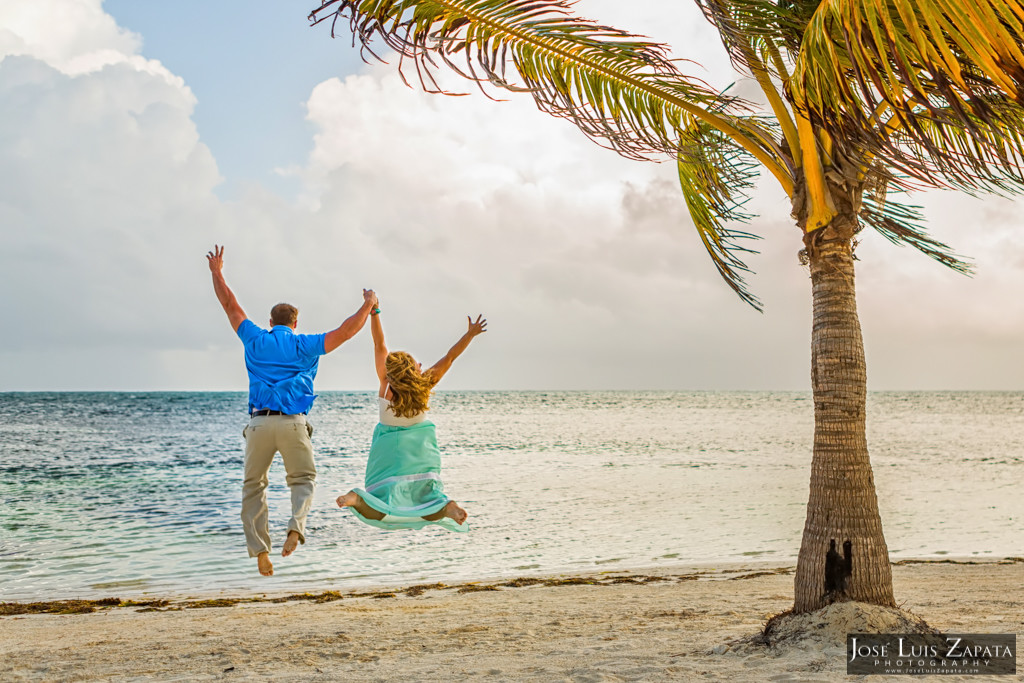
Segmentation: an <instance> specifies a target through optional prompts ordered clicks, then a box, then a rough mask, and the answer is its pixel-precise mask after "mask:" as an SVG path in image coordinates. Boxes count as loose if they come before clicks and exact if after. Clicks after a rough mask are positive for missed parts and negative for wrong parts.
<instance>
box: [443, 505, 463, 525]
mask: <svg viewBox="0 0 1024 683" xmlns="http://www.w3.org/2000/svg"><path fill="white" fill-rule="evenodd" d="M444 516H445V517H447V518H449V519H452V520H454V521H455V523H456V524H462V523H463V522H465V521H466V518H467V517H469V513H468V512H466V511H465V510H463V509H462V506H460V505H459V504H458V503H456V502H455V501H454V500H449V501H448V504H447V505H445V506H444Z"/></svg>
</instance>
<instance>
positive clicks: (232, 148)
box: [103, 0, 364, 198]
mask: <svg viewBox="0 0 1024 683" xmlns="http://www.w3.org/2000/svg"><path fill="white" fill-rule="evenodd" d="M307 5H308V6H307ZM310 7H312V4H310V3H302V2H294V0H293V1H291V2H281V1H280V0H278V1H277V2H274V1H272V0H246V1H244V2H243V1H241V0H216V1H215V2H204V1H202V0H177V1H176V2H155V1H154V0H106V1H105V2H104V3H103V9H104V10H106V11H107V12H108V13H109V14H111V15H112V16H113V17H114V18H115V19H116V20H117V23H118V24H119V25H121V26H123V27H124V28H127V29H129V30H131V31H134V32H135V33H138V34H139V35H140V36H142V41H143V42H142V53H143V54H144V55H145V56H146V57H148V58H150V59H158V60H160V62H162V63H163V65H164V66H166V67H167V68H168V69H169V70H170V71H172V72H173V73H175V74H178V75H179V76H181V77H182V78H184V79H185V82H186V83H187V84H188V87H189V88H190V89H191V90H192V92H193V93H195V96H196V99H197V104H196V108H195V113H194V114H193V120H194V121H195V123H196V126H197V127H198V128H199V130H200V131H201V133H202V136H203V138H204V141H205V142H206V144H207V145H208V146H209V147H210V151H211V152H213V155H214V157H215V158H216V159H217V165H218V167H219V168H220V171H221V173H222V174H223V176H224V184H223V185H222V186H220V187H219V188H218V194H219V195H220V196H222V197H225V198H228V197H232V196H237V195H238V193H239V191H240V190H239V186H240V185H244V184H245V183H251V182H256V183H262V184H265V185H267V186H268V187H272V188H274V189H276V190H278V191H281V192H283V193H286V194H294V193H295V192H296V191H297V189H298V183H297V181H296V180H294V179H288V178H284V177H282V176H281V175H280V174H277V173H275V172H274V169H276V168H283V167H287V166H292V165H296V164H300V163H302V161H303V160H304V159H305V158H306V156H307V155H308V154H309V152H310V150H311V148H312V140H311V136H312V133H313V129H312V127H311V126H310V125H309V124H308V123H307V122H306V120H305V114H306V112H305V102H306V99H307V98H308V97H309V93H310V91H312V89H313V87H314V86H315V85H316V84H318V83H321V82H322V81H325V80H327V79H329V78H333V77H336V76H345V75H348V74H352V73H357V72H359V71H360V70H361V68H362V67H363V66H364V63H363V61H362V59H360V57H359V51H358V50H356V49H353V48H352V47H351V41H350V40H346V39H345V38H344V36H343V37H342V38H340V39H334V40H331V39H330V38H329V35H330V28H329V27H328V26H325V25H321V26H317V27H313V28H311V27H310V24H309V21H307V19H306V15H307V13H308V10H309V9H310Z"/></svg>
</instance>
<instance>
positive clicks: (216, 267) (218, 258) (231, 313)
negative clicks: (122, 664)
mask: <svg viewBox="0 0 1024 683" xmlns="http://www.w3.org/2000/svg"><path fill="white" fill-rule="evenodd" d="M206 260H207V261H209V263H210V274H211V275H213V291H214V292H215V293H216V294H217V301H219V302H220V305H221V306H223V307H224V312H225V313H227V314H228V322H229V323H231V329H232V330H235V331H236V332H237V331H238V326H239V325H241V324H242V321H244V320H245V319H246V318H247V317H248V316H246V315H245V311H243V310H242V307H241V306H240V305H239V304H238V299H236V298H235V293H234V292H232V291H231V288H230V287H228V283H227V282H226V281H225V280H224V272H223V271H224V247H218V246H217V245H216V244H215V245H213V251H211V252H208V253H207V254H206Z"/></svg>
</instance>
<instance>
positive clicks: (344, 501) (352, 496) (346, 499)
mask: <svg viewBox="0 0 1024 683" xmlns="http://www.w3.org/2000/svg"><path fill="white" fill-rule="evenodd" d="M360 500H362V499H361V498H360V497H359V494H358V493H356V492H355V491H349V492H348V493H346V494H345V495H343V496H338V500H337V501H336V502H337V503H338V507H340V508H350V507H355V506H356V505H358V504H359V502H360Z"/></svg>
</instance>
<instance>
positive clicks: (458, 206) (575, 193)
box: [0, 0, 1024, 390]
mask: <svg viewBox="0 0 1024 683" xmlns="http://www.w3.org/2000/svg"><path fill="white" fill-rule="evenodd" d="M314 4H315V3H314ZM576 7H577V11H578V12H579V13H580V14H583V15H585V16H589V17H592V18H596V19H600V20H602V21H605V22H607V23H611V24H615V25H618V26H620V27H622V28H628V29H631V30H635V31H637V32H639V33H642V34H646V35H649V36H652V37H653V38H655V39H657V40H661V41H664V42H667V43H670V44H672V45H675V46H676V48H677V49H676V51H675V55H676V56H678V57H686V58H689V59H692V60H695V61H696V62H698V63H699V64H700V66H699V67H698V66H693V65H691V68H693V69H698V71H697V73H698V75H701V76H703V77H704V78H705V79H706V80H708V81H709V82H712V83H715V84H718V85H720V86H721V87H725V86H726V85H728V84H729V83H730V82H732V81H733V80H736V76H735V74H733V73H732V72H731V70H730V67H729V64H728V60H727V58H726V56H725V54H724V53H723V51H722V50H721V49H720V46H718V45H717V43H716V37H715V35H714V33H713V32H712V31H711V30H710V28H709V27H708V26H707V25H706V23H705V22H704V21H703V19H702V18H700V17H699V15H698V14H697V11H696V9H695V8H694V7H691V6H690V4H689V3H671V4H669V3H665V2H664V1H663V0H634V1H633V2H629V3H623V2H621V1H619V0H582V2H580V3H579V4H578V5H577V6H576ZM310 9H311V6H309V5H306V4H303V3H298V2H280V1H279V2H269V1H267V0H258V1H255V2H245V3H242V2H240V1H237V0H218V1H217V2H198V1H197V0H185V1H179V2H174V3H168V2H161V3H158V2H153V1H150V0H108V1H107V2H102V0H52V1H51V2H49V3H39V2H37V1H35V0H5V2H4V3H3V4H2V5H0V102H3V104H4V107H3V109H2V110H0V225H2V226H3V230H4V243H5V249H4V250H3V251H2V252H0V290H2V291H3V292H4V296H3V297H0V315H2V316H3V318H4V319H5V320H7V321H14V324H11V325H10V327H9V329H8V331H7V333H6V334H4V335H2V336H0V390H46V389H52V390H65V389H66V390H74V389H111V390H145V389H185V390H187V389H217V390H220V389H243V388H244V387H245V381H246V380H245V371H244V367H243V365H242V360H241V350H240V348H239V344H238V341H237V339H235V338H234V336H233V335H232V333H231V330H230V329H229V328H228V326H227V323H226V320H225V318H224V315H223V313H222V311H221V310H220V308H219V306H218V305H217V303H216V300H215V299H214V297H213V293H212V288H211V286H210V280H209V272H208V270H207V267H206V260H205V257H204V255H205V253H206V252H207V250H209V249H210V248H211V247H212V246H213V244H214V243H219V244H226V245H227V253H226V257H227V266H226V270H225V272H226V275H227V278H228V281H229V283H230V284H231V285H232V286H233V287H234V289H235V291H236V293H237V294H238V296H239V299H240V301H241V303H242V305H243V307H244V308H245V309H246V311H247V312H248V313H249V316H250V317H251V318H252V319H253V320H255V321H256V322H257V323H260V324H263V323H264V322H265V320H266V317H267V312H268V311H269V309H270V307H271V306H273V305H274V304H276V303H278V302H279V301H289V302H291V303H294V304H296V305H297V306H298V307H299V309H300V311H301V313H300V328H301V330H303V331H323V330H325V329H330V328H333V327H335V326H336V325H337V324H338V323H339V322H340V321H341V320H342V319H344V317H346V316H347V315H349V314H350V313H351V312H352V311H354V310H355V308H356V307H357V306H358V303H359V299H360V297H359V295H360V292H361V290H362V288H363V287H373V288H374V289H376V290H377V291H378V292H379V294H380V296H381V301H382V307H383V308H384V310H385V318H384V322H385V327H386V330H387V332H388V336H389V340H390V341H391V344H392V346H394V347H395V348H405V349H407V350H409V351H411V352H412V353H413V354H414V355H416V356H418V357H420V358H422V359H423V360H424V361H425V362H433V360H436V357H438V356H440V355H441V354H443V353H444V351H445V350H447V348H448V347H449V346H450V345H451V343H452V342H453V341H454V340H455V339H456V338H458V336H459V335H460V334H461V333H462V331H463V329H464V325H465V316H466V315H467V314H474V315H475V314H477V313H483V314H484V315H486V316H487V317H488V318H489V319H490V321H491V324H490V325H489V330H490V331H489V332H488V334H487V335H485V336H484V337H482V338H481V339H480V340H479V341H478V342H477V343H475V344H474V346H473V348H472V349H471V351H470V352H469V353H467V355H466V356H465V357H464V358H462V359H460V361H459V364H458V367H457V368H455V370H453V372H452V373H451V374H450V375H449V376H448V378H447V379H446V383H447V386H448V388H452V389H460V388H465V389H482V388H494V389H505V388H509V389H587V388H613V389H618V388H637V389H645V388H651V389H792V390H806V389H808V388H809V374H810V373H809V364H810V361H809V338H810V292H809V282H808V276H807V271H806V269H804V268H802V267H801V266H800V265H799V264H798V261H797V251H798V250H799V248H800V246H801V245H800V236H799V232H798V230H797V229H796V228H795V227H794V226H793V224H792V221H791V219H790V218H789V216H788V214H789V207H788V204H787V201H786V199H785V197H783V196H782V195H781V193H780V192H779V191H778V190H776V189H774V188H773V187H772V185H771V182H770V181H766V182H764V183H762V185H761V186H760V188H759V190H758V192H757V194H756V196H755V197H754V199H753V200H752V203H751V205H750V208H752V209H753V210H755V211H756V212H758V213H760V214H761V217H760V218H757V219H755V220H756V228H757V230H758V232H760V233H761V234H764V235H765V236H766V237H767V239H765V240H763V241H762V242H760V243H759V245H758V247H759V249H760V251H761V253H760V254H759V255H757V256H755V257H753V258H752V259H751V261H750V265H751V266H752V267H753V268H754V269H755V270H756V272H757V274H756V275H755V276H753V277H752V279H751V283H752V285H753V287H754V289H755V291H756V292H757V293H758V295H759V296H760V297H761V298H762V299H763V300H764V302H765V305H766V312H765V314H763V315H761V314H758V313H756V312H754V311H753V310H751V309H750V308H748V307H747V306H745V305H744V304H742V303H741V302H739V300H738V299H737V298H736V297H735V296H734V295H733V294H732V292H731V291H730V290H729V289H728V287H726V286H725V285H724V284H723V283H722V282H721V281H720V279H719V278H718V275H717V274H716V272H715V270H714V268H713V267H712V265H711V264H710V263H709V261H708V259H707V258H706V256H705V255H704V253H703V250H702V247H701V245H700V242H699V239H698V238H697V236H696V234H695V231H694V230H693V226H692V223H691V222H690V220H689V218H688V216H687V215H686V211H685V207H684V204H683V201H682V197H681V194H680V191H679V188H678V182H677V180H676V179H675V174H674V169H673V168H672V167H671V164H652V163H646V164H645V163H637V162H631V161H627V160H624V159H622V158H620V157H618V156H617V155H615V154H614V153H611V152H608V151H606V150H603V149H600V148H598V147H597V146H595V145H594V144H592V143H591V142H589V141H588V140H586V139H585V138H583V136H582V135H580V134H579V132H578V131H576V130H575V128H574V127H573V126H572V125H571V124H569V123H567V122H565V121H560V120H556V119H553V118H551V117H548V116H545V115H543V114H541V113H539V112H538V111H537V110H536V108H535V107H534V105H533V103H532V102H531V101H530V100H529V98H528V97H515V96H512V97H509V98H508V101H506V102H501V103H495V102H492V101H490V100H487V99H486V98H483V97H481V96H479V95H477V94H473V95H472V96H470V97H458V98H456V97H441V96H432V95H427V94H424V93H422V92H419V91H418V90H416V89H411V88H408V87H406V86H405V85H404V84H403V83H402V82H401V81H400V80H399V78H398V77H397V75H396V72H395V68H394V65H377V64H374V65H366V64H363V62H362V61H361V60H360V59H359V56H358V52H357V51H356V50H354V49H353V48H351V47H350V44H349V40H347V39H344V38H342V39H335V40H331V39H330V37H329V35H328V29H327V27H325V26H321V27H317V28H310V27H309V25H308V22H307V19H306V17H307V15H308V13H309V10H310ZM341 28H342V30H345V27H341ZM459 87H462V86H459ZM736 87H737V89H738V91H740V92H746V93H750V92H752V90H751V84H750V83H749V82H746V81H743V80H739V82H738V83H737V86H736ZM463 89H464V90H466V91H473V88H472V87H468V88H463ZM916 199H917V200H918V201H919V203H920V204H921V205H922V206H923V207H924V211H925V214H926V215H927V216H928V218H929V223H930V226H931V229H932V231H933V233H934V234H936V236H938V237H939V238H940V239H942V240H944V241H946V242H948V243H950V244H953V245H954V246H955V247H956V248H957V249H958V250H959V251H960V253H963V254H966V255H968V256H970V257H972V258H973V260H974V262H975V264H976V267H977V274H976V275H975V276H974V277H973V278H965V277H963V276H960V275H957V274H955V273H952V272H950V271H948V270H945V269H943V268H941V267H940V266H938V265H936V264H934V263H932V262H931V261H929V260H928V259H926V258H924V257H923V256H920V255H919V254H917V253H915V252H913V251H911V250H909V249H901V248H897V247H893V246H892V245H890V244H888V243H887V242H886V241H885V240H884V239H882V238H881V237H879V236H878V235H875V234H871V233H865V234H864V235H863V240H862V242H861V245H860V247H859V248H858V255H859V257H860V261H859V262H858V292H859V307H860V313H861V322H862V325H863V328H864V334H865V340H866V351H867V358H868V377H869V387H870V388H872V389H1015V390H1019V389H1024V364H1021V363H1020V362H1019V354H1020V349H1021V347H1022V345H1024V299H1022V298H1021V297H1020V296H1019V292H1021V291H1022V290H1024V231H1022V230H1021V228H1022V225H1021V223H1022V219H1021V218H1020V216H1021V215H1024V212H1022V211H1021V208H1022V207H1021V205H1020V203H1019V202H1013V201H1008V200H1002V199H993V198H983V199H970V198H965V197H962V196H959V195H955V194H951V193H929V194H923V195H920V196H919V197H917V198H916ZM370 351H371V344H370V339H369V335H368V333H367V334H363V335H360V336H359V337H357V338H355V339H353V340H352V341H351V342H349V343H348V344H346V345H345V346H343V347H342V348H341V349H340V350H339V351H336V352H335V353H334V354H332V355H331V356H329V357H328V358H327V359H325V360H324V362H323V363H322V364H321V371H320V376H319V378H318V385H319V388H320V389H323V390H327V389H367V388H371V387H372V386H373V385H374V381H375V378H374V374H373V368H372V363H371V362H370Z"/></svg>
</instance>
